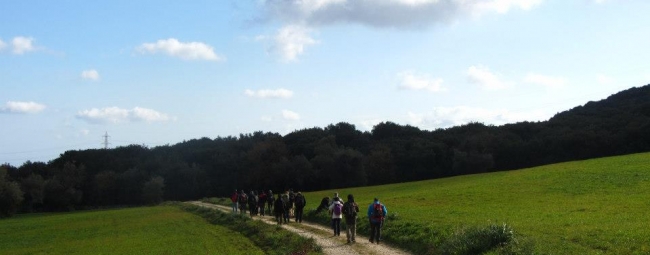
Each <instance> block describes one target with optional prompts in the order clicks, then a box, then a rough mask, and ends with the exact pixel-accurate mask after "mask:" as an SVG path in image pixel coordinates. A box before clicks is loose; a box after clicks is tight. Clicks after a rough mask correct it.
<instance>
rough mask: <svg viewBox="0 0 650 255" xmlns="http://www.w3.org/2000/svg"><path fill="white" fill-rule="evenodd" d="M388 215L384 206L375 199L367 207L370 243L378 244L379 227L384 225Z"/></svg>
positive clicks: (379, 238) (379, 239)
mask: <svg viewBox="0 0 650 255" xmlns="http://www.w3.org/2000/svg"><path fill="white" fill-rule="evenodd" d="M387 214H388V210H386V206H385V205H383V204H382V203H381V202H379V199H377V198H375V200H374V202H373V203H372V204H370V206H369V207H368V219H369V220H370V242H371V243H373V242H376V243H377V244H379V241H381V227H382V226H383V225H384V218H385V217H386V215H387Z"/></svg>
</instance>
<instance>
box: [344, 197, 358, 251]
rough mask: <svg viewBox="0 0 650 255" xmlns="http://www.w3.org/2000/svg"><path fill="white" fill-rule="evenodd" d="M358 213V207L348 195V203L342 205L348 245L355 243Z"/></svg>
mask: <svg viewBox="0 0 650 255" xmlns="http://www.w3.org/2000/svg"><path fill="white" fill-rule="evenodd" d="M358 213H359V205H357V203H355V202H354V196H352V194H348V201H347V202H345V204H343V216H344V217H345V226H346V229H345V236H346V237H347V238H348V243H351V242H352V243H356V242H357V241H356V240H355V238H356V236H357V214H358Z"/></svg>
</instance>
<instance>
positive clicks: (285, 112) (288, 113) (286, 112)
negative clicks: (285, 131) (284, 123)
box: [282, 110, 300, 120]
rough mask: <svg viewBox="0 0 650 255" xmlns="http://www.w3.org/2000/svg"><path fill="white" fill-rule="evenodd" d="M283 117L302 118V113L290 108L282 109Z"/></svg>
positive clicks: (289, 118) (290, 118) (288, 118)
mask: <svg viewBox="0 0 650 255" xmlns="http://www.w3.org/2000/svg"><path fill="white" fill-rule="evenodd" d="M282 118H284V119H285V120H300V115H299V114H298V113H296V112H293V111H289V110H282Z"/></svg>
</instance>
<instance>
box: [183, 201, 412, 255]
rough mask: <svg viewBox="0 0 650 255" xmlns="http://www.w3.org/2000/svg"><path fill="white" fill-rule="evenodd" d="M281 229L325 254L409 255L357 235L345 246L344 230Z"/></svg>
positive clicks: (268, 219) (314, 226) (297, 226)
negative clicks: (335, 232) (307, 240)
mask: <svg viewBox="0 0 650 255" xmlns="http://www.w3.org/2000/svg"><path fill="white" fill-rule="evenodd" d="M188 203H190V204H193V205H198V206H203V207H209V208H213V209H218V210H221V211H224V212H231V208H230V207H228V206H222V205H215V204H209V203H203V202H199V201H193V202H188ZM253 218H254V219H256V220H261V221H263V222H265V223H267V224H273V225H275V224H277V223H276V222H275V220H274V219H273V218H272V217H271V216H254V217H253ZM280 226H282V228H284V229H286V230H288V231H291V232H294V233H296V234H299V235H301V236H304V237H307V238H313V239H314V240H315V241H316V244H317V245H318V246H320V247H321V248H322V249H323V253H325V254H332V255H334V254H336V255H348V254H350V255H356V254H377V255H379V254H381V255H384V254H386V255H393V254H394V255H401V254H409V253H408V252H405V251H402V250H399V249H396V248H393V247H390V246H388V245H386V244H373V243H370V242H369V241H368V237H367V236H364V235H359V234H358V233H357V237H356V241H357V242H356V243H352V244H347V243H346V237H345V232H344V230H341V232H342V233H341V236H332V235H333V232H332V230H331V229H329V228H326V227H323V226H321V225H317V224H314V223H309V222H305V221H303V222H302V223H295V222H292V223H290V224H282V225H280Z"/></svg>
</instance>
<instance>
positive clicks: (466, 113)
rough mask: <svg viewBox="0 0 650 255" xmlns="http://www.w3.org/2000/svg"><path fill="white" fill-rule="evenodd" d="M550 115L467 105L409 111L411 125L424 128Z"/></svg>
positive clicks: (539, 112)
mask: <svg viewBox="0 0 650 255" xmlns="http://www.w3.org/2000/svg"><path fill="white" fill-rule="evenodd" d="M549 117H550V116H549V115H548V114H546V113H544V112H542V111H535V112H511V111H509V110H507V109H492V110H491V109H483V108H474V107H467V106H458V107H436V108H434V109H433V110H432V111H430V112H426V113H413V112H409V113H408V119H409V122H410V124H411V125H413V126H417V127H420V128H423V129H429V130H433V129H437V128H448V127H453V126H458V125H463V124H467V123H470V122H481V123H484V124H486V125H490V124H491V125H503V124H507V123H515V122H520V121H540V120H545V119H548V118H549Z"/></svg>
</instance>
